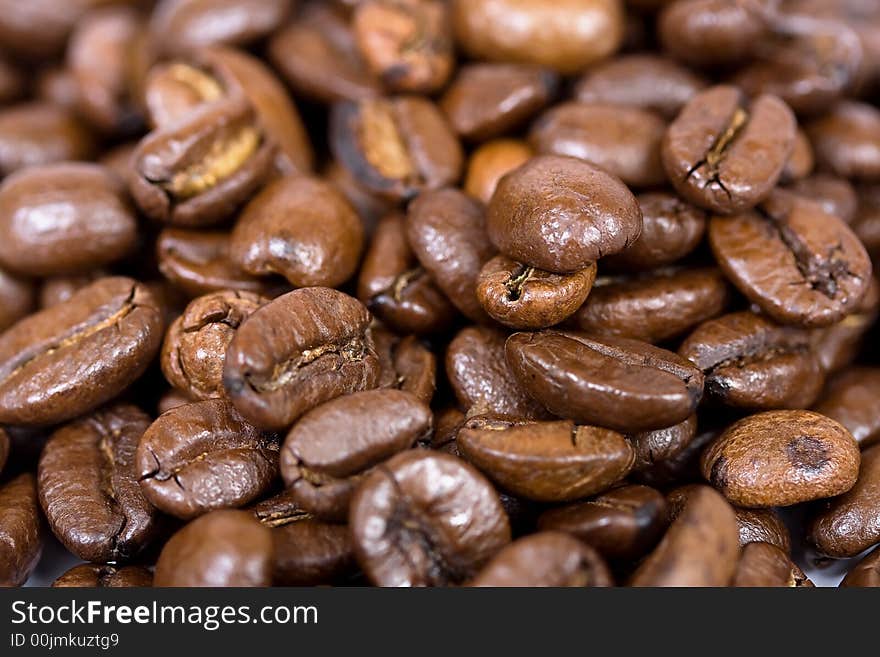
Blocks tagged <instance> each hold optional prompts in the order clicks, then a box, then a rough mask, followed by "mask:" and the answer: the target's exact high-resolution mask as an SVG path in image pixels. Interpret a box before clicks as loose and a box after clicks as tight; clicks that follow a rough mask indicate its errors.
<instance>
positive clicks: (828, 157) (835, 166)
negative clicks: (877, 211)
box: [806, 101, 880, 182]
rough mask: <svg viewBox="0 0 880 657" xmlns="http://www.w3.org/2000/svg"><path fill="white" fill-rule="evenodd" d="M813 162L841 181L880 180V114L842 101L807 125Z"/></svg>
mask: <svg viewBox="0 0 880 657" xmlns="http://www.w3.org/2000/svg"><path fill="white" fill-rule="evenodd" d="M806 130H807V134H809V136H810V141H811V142H812V144H813V149H814V150H815V152H816V161H817V162H818V163H819V164H820V165H822V166H824V167H825V168H827V169H829V170H831V171H832V172H833V173H834V174H836V175H838V176H841V177H843V178H855V179H858V180H863V181H865V182H876V181H880V111H878V110H877V108H876V107H874V106H872V105H868V104H866V103H861V102H856V101H841V102H840V103H838V104H837V105H835V106H834V108H832V110H831V111H830V112H828V114H826V115H825V116H823V117H821V118H818V119H816V120H815V121H812V122H811V123H809V124H808V125H807V128H806Z"/></svg>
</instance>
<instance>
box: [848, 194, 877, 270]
mask: <svg viewBox="0 0 880 657" xmlns="http://www.w3.org/2000/svg"><path fill="white" fill-rule="evenodd" d="M857 192H858V196H859V209H858V211H857V213H856V218H855V219H854V220H853V231H854V232H855V234H856V235H858V236H859V239H860V240H862V243H863V244H864V245H865V248H866V249H868V251H869V252H870V253H871V255H873V256H874V257H875V258H876V257H877V255H878V254H880V185H864V186H861V187H859V188H858V190H857Z"/></svg>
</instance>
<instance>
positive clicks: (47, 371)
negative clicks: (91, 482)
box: [0, 277, 162, 425]
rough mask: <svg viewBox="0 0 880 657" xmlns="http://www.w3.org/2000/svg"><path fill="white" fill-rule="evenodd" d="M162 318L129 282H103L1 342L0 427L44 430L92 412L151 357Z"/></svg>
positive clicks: (28, 319)
mask: <svg viewBox="0 0 880 657" xmlns="http://www.w3.org/2000/svg"><path fill="white" fill-rule="evenodd" d="M161 340H162V317H161V314H160V309H159V308H158V307H157V304H156V300H155V298H154V297H153V295H152V294H151V293H150V292H149V291H148V290H147V289H146V288H145V287H144V286H143V285H142V284H140V283H138V282H136V281H134V280H132V279H130V278H122V277H118V278H102V279H100V280H98V281H95V282H94V283H92V284H91V285H89V286H88V287H85V288H83V289H82V290H80V291H79V292H77V293H76V294H74V295H73V296H72V297H71V298H70V300H68V301H66V302H65V303H62V304H60V305H57V306H53V307H52V308H48V309H47V310H43V311H40V312H38V313H34V314H33V315H29V316H28V317H26V318H25V319H23V320H21V321H20V322H18V323H17V324H16V325H15V326H13V327H12V328H11V329H9V330H7V331H6V332H5V333H3V334H2V336H0V422H7V423H11V424H23V425H49V424H57V423H59V422H64V421H65V420H69V419H72V418H74V417H77V416H79V415H82V414H83V413H87V412H89V411H90V410H92V409H95V408H97V407H98V406H100V405H101V404H103V403H104V402H106V401H109V400H110V399H112V398H113V397H115V396H116V395H118V394H119V392H120V391H121V390H123V389H124V388H126V387H127V386H128V385H129V384H131V383H132V382H133V381H135V380H136V379H137V378H138V377H139V376H140V375H141V374H142V373H143V372H144V370H145V369H146V368H147V365H148V364H149V363H150V361H151V360H152V358H153V356H155V354H156V353H157V352H158V350H159V345H160V343H161Z"/></svg>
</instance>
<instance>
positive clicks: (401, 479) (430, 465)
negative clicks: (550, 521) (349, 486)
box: [349, 450, 510, 586]
mask: <svg viewBox="0 0 880 657" xmlns="http://www.w3.org/2000/svg"><path fill="white" fill-rule="evenodd" d="M349 518H350V526H351V532H352V537H353V540H354V549H355V557H356V558H357V561H358V564H359V565H360V566H361V568H362V569H363V570H364V572H365V574H366V575H367V577H368V578H369V579H370V581H372V582H373V583H374V584H377V585H379V586H431V585H435V586H436V585H443V584H455V583H461V582H464V581H466V580H468V579H469V578H471V577H473V576H474V575H475V574H476V573H477V571H478V570H479V569H480V568H481V567H482V566H484V565H485V564H486V563H487V562H488V561H489V559H491V558H492V557H493V556H494V555H495V553H497V552H498V550H500V549H501V548H502V547H504V545H505V544H507V543H508V542H509V541H510V525H509V522H508V519H507V515H506V514H505V512H504V509H503V508H502V506H501V502H500V501H499V499H498V494H497V493H496V492H495V491H494V489H493V488H492V486H491V485H490V484H489V482H488V481H486V480H485V479H484V478H483V476H482V475H480V474H479V473H478V472H477V471H476V470H475V469H474V468H473V467H471V466H470V465H468V464H466V463H464V462H463V461H461V460H460V459H457V458H455V457H454V456H450V455H448V454H442V453H438V452H428V451H423V450H409V451H406V452H403V453H402V454H398V455H397V456H395V457H393V458H391V459H390V460H389V461H387V462H386V463H385V464H384V465H382V466H380V467H378V468H376V469H375V470H374V471H373V472H372V473H371V474H369V475H368V476H367V477H366V478H365V479H364V481H363V482H362V483H361V485H360V486H359V487H358V489H357V491H356V492H355V495H354V498H353V499H352V503H351V512H350V516H349Z"/></svg>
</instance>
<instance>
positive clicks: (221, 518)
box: [153, 509, 274, 587]
mask: <svg viewBox="0 0 880 657" xmlns="http://www.w3.org/2000/svg"><path fill="white" fill-rule="evenodd" d="M273 552H274V547H273V545H272V531H271V530H270V529H269V528H268V527H264V526H263V525H261V524H260V523H259V522H258V521H257V520H256V519H255V518H254V517H253V516H252V515H251V514H250V513H248V512H246V511H235V510H228V509H227V510H221V511H212V512H211V513H208V514H206V515H204V516H202V517H200V518H196V519H195V520H193V521H192V522H190V523H189V524H188V525H186V526H185V527H184V528H183V529H181V530H180V531H178V532H177V533H176V534H175V535H174V536H172V537H171V539H170V540H169V541H168V542H167V543H166V544H165V547H164V548H162V554H160V555H159V561H158V563H156V572H155V576H154V579H153V584H154V585H155V586H190V587H191V586H215V587H216V586H269V585H270V584H271V583H272V561H273Z"/></svg>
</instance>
